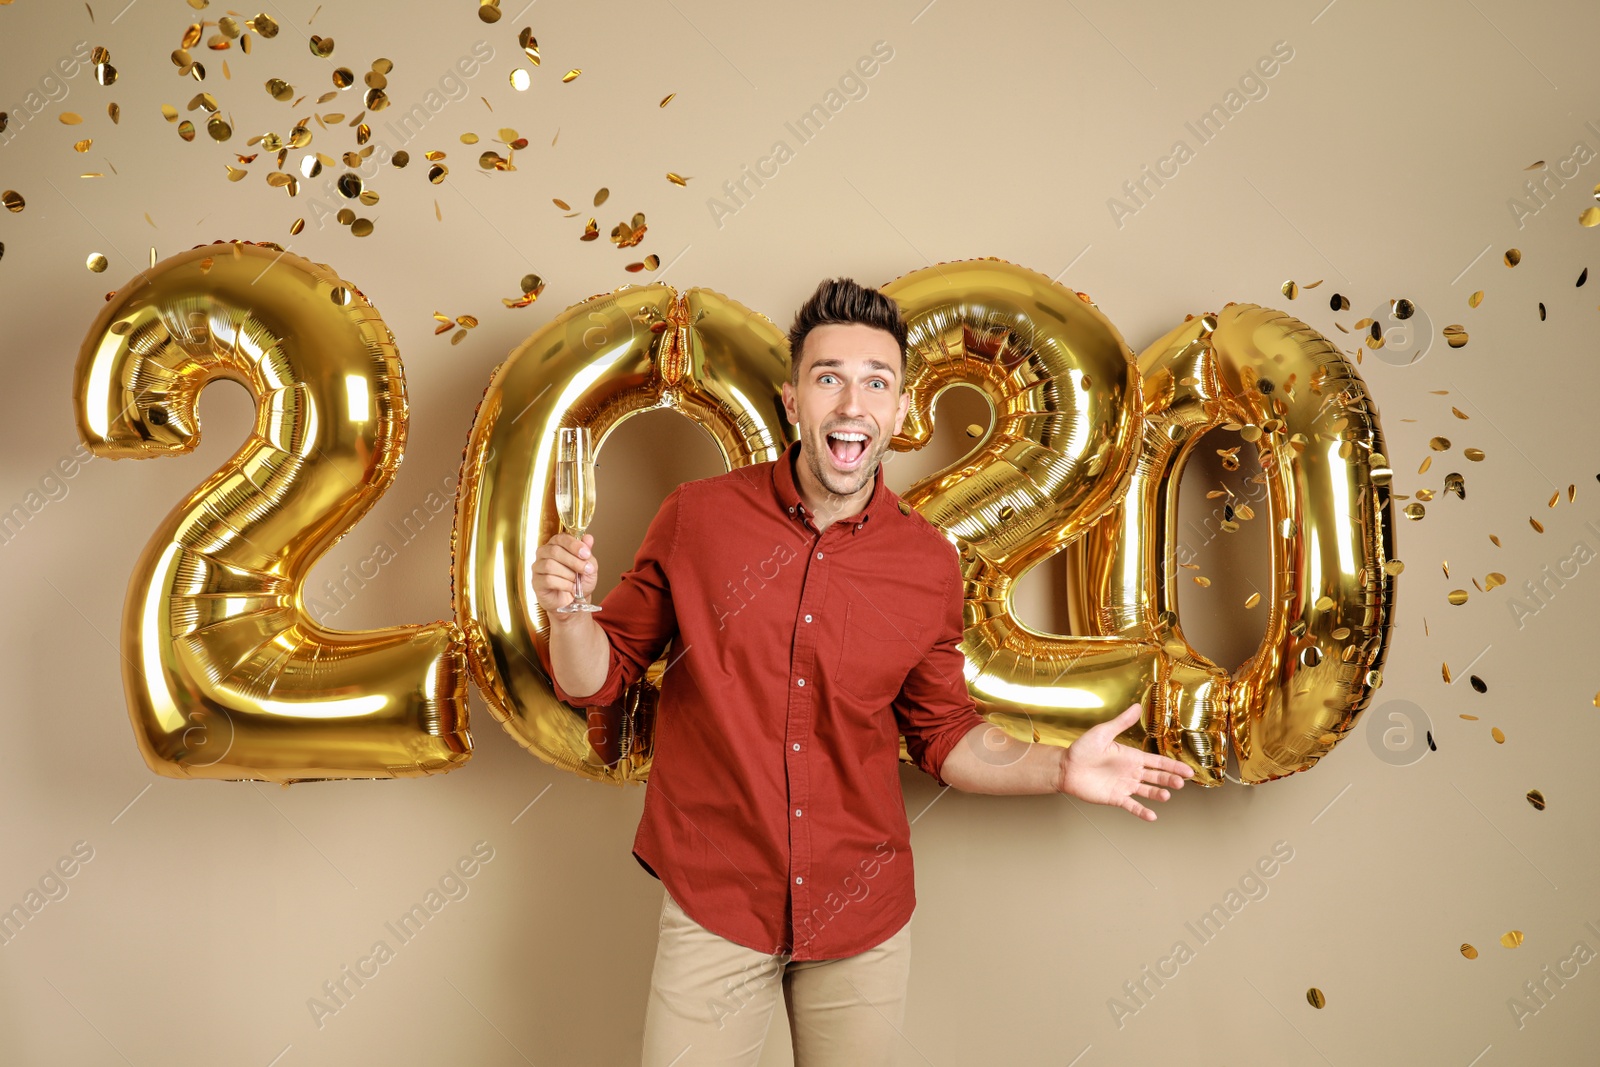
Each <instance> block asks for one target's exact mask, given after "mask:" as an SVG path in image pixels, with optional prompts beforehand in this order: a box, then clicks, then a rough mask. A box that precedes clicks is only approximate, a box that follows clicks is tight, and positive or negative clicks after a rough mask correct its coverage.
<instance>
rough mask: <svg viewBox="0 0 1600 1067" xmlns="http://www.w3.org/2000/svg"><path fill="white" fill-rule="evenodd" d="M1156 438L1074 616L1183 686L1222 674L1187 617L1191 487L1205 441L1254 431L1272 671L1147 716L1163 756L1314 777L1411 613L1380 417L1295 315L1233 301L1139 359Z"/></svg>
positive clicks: (1114, 518) (1142, 457) (1344, 365)
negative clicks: (1183, 612) (1184, 559)
mask: <svg viewBox="0 0 1600 1067" xmlns="http://www.w3.org/2000/svg"><path fill="white" fill-rule="evenodd" d="M1139 367H1140V371H1141V374H1142V376H1143V379H1144V419H1145V424H1144V432H1143V434H1142V436H1141V440H1140V450H1139V454H1138V457H1137V460H1136V462H1135V464H1134V473H1133V479H1132V482H1131V484H1130V486H1129V488H1128V492H1127V493H1126V495H1125V496H1124V497H1123V498H1122V500H1121V502H1120V503H1119V505H1118V507H1117V508H1116V509H1115V510H1114V511H1113V513H1112V514H1111V515H1109V516H1108V517H1107V518H1106V519H1105V520H1104V521H1103V522H1101V523H1099V524H1097V525H1096V526H1095V528H1094V529H1093V530H1091V531H1090V532H1089V534H1088V536H1087V537H1085V538H1084V539H1082V540H1081V541H1079V542H1078V543H1077V544H1076V545H1075V546H1074V551H1073V554H1072V555H1071V556H1070V557H1069V561H1068V563H1069V568H1068V574H1069V583H1068V584H1069V586H1070V587H1071V588H1072V590H1073V591H1074V598H1073V604H1072V611H1073V617H1074V619H1075V620H1076V619H1082V620H1083V621H1084V624H1085V625H1086V627H1087V628H1088V631H1089V632H1090V633H1092V634H1105V635H1116V636H1120V637H1128V638H1133V639H1135V640H1139V641H1144V642H1148V643H1151V644H1157V645H1160V646H1161V647H1163V648H1164V649H1167V650H1169V651H1170V652H1171V653H1172V666H1171V669H1172V671H1173V674H1174V676H1175V677H1176V676H1177V675H1179V674H1197V673H1199V674H1210V675H1212V676H1216V677H1218V678H1219V680H1220V679H1221V676H1222V674H1223V671H1222V668H1219V667H1218V666H1216V665H1215V664H1213V663H1211V662H1210V661H1209V660H1207V659H1206V658H1205V657H1204V656H1202V655H1201V654H1200V653H1198V652H1196V651H1195V650H1194V649H1193V648H1192V647H1190V646H1189V644H1188V642H1187V641H1185V640H1184V638H1183V629H1182V626H1181V623H1180V621H1179V619H1178V610H1177V606H1178V601H1177V582H1178V571H1177V568H1176V567H1175V566H1174V561H1173V546H1174V544H1175V541H1176V537H1177V513H1178V497H1177V492H1178V478H1179V475H1180V474H1181V472H1182V470H1183V465H1184V463H1185V461H1186V460H1187V459H1188V457H1189V456H1190V455H1191V454H1192V452H1193V450H1194V448H1195V447H1196V445H1197V444H1198V442H1199V440H1200V438H1201V437H1202V435H1204V434H1205V433H1207V431H1210V430H1213V429H1217V428H1219V427H1227V428H1231V429H1234V430H1237V431H1238V432H1239V434H1240V436H1241V437H1242V438H1243V439H1244V440H1245V441H1247V442H1251V443H1253V444H1254V446H1255V448H1256V450H1257V454H1258V456H1259V458H1260V461H1261V469H1262V475H1261V476H1262V477H1263V478H1264V479H1265V484H1266V489H1267V493H1266V502H1267V521H1268V523H1269V525H1270V531H1269V532H1270V544H1271V553H1272V588H1271V590H1270V592H1269V593H1268V594H1267V595H1266V597H1265V604H1266V607H1267V625H1266V633H1265V635H1264V636H1263V637H1262V639H1261V643H1260V646H1259V647H1258V649H1257V651H1256V653H1255V655H1254V656H1252V657H1251V658H1250V660H1249V661H1248V662H1246V663H1244V664H1243V665H1241V666H1240V667H1239V668H1238V669H1237V670H1235V671H1233V672H1232V673H1231V675H1229V676H1227V678H1226V681H1225V682H1224V683H1223V684H1220V685H1219V686H1217V687H1216V689H1215V690H1214V691H1213V692H1212V694H1211V698H1210V699H1198V700H1197V699H1191V698H1190V696H1189V694H1188V692H1187V690H1184V689H1182V688H1172V687H1169V688H1168V690H1167V691H1166V693H1165V695H1163V694H1161V693H1158V694H1156V699H1155V700H1154V701H1153V702H1149V703H1147V704H1146V705H1145V707H1146V712H1147V716H1149V717H1148V718H1147V723H1148V724H1150V725H1151V732H1152V734H1153V737H1154V740H1155V742H1156V744H1155V748H1156V750H1157V751H1160V752H1162V753H1163V754H1165V755H1169V756H1172V757H1174V758H1177V759H1183V760H1184V761H1185V762H1187V763H1189V764H1190V765H1191V766H1194V767H1195V768H1196V771H1197V774H1196V778H1197V779H1198V778H1199V777H1200V773H1199V772H1200V771H1201V770H1202V769H1205V770H1208V771H1211V772H1214V773H1220V772H1221V771H1222V770H1223V768H1224V760H1225V755H1226V750H1225V747H1224V743H1225V742H1227V743H1231V745H1232V747H1233V751H1234V755H1235V759H1236V761H1237V763H1238V766H1239V775H1240V780H1241V781H1243V782H1249V783H1255V782H1263V781H1269V780H1271V779H1274V778H1280V777H1283V776H1284V775H1287V774H1293V773H1294V772H1296V771H1301V770H1305V769H1306V768H1308V767H1310V766H1311V765H1312V764H1313V763H1315V762H1316V761H1317V760H1318V759H1319V758H1321V757H1322V756H1323V755H1326V754H1327V753H1328V752H1329V751H1330V750H1331V749H1332V748H1333V746H1334V745H1335V744H1337V743H1338V741H1339V739H1340V738H1342V737H1343V736H1344V735H1345V734H1346V733H1347V732H1348V731H1349V730H1350V728H1351V726H1352V725H1353V724H1354V721H1355V717H1356V715H1357V713H1358V712H1360V711H1361V710H1362V709H1363V708H1365V707H1366V706H1367V704H1368V702H1369V701H1370V699H1371V695H1372V691H1373V690H1375V689H1377V688H1378V686H1379V685H1380V684H1381V682H1382V674H1381V669H1382V666H1383V660H1384V657H1385V655H1386V654H1387V651H1388V638H1389V629H1390V625H1391V620H1392V618H1393V614H1394V581H1395V574H1396V573H1398V572H1397V571H1393V572H1392V571H1391V568H1390V566H1389V564H1390V563H1391V561H1393V559H1394V514H1393V507H1392V505H1391V502H1390V496H1389V475H1390V471H1389V467H1388V461H1387V459H1386V458H1385V453H1386V451H1387V449H1386V447H1385V445H1384V439H1383V431H1382V429H1381V428H1380V427H1379V424H1378V412H1377V407H1376V405H1375V404H1374V402H1373V400H1372V396H1371V394H1370V393H1369V392H1368V390H1367V387H1366V385H1365V383H1364V382H1363V381H1362V380H1361V377H1360V375H1359V374H1358V373H1357V371H1356V368H1355V366H1354V365H1353V364H1352V363H1351V362H1350V361H1349V360H1348V359H1346V358H1345V357H1344V355H1343V354H1342V353H1341V352H1340V351H1339V349H1338V348H1337V347H1336V346H1335V345H1333V344H1332V343H1331V342H1329V341H1328V339H1327V338H1325V337H1323V336H1322V335H1321V334H1319V333H1317V332H1316V331H1315V330H1313V329H1312V328H1311V327H1309V326H1307V325H1306V324H1305V323H1303V322H1300V321H1299V320H1298V319H1295V318H1292V317H1291V316H1289V315H1286V314H1284V313H1283V312H1280V311H1273V310H1270V309H1267V308H1262V307H1257V306H1256V305H1254V304H1229V305H1227V306H1225V307H1224V308H1223V309H1222V311H1221V312H1220V313H1218V314H1216V315H1205V316H1202V317H1199V318H1191V319H1190V320H1189V321H1187V322H1185V323H1184V324H1183V325H1181V326H1179V327H1177V328H1175V329H1174V330H1172V331H1171V332H1170V333H1168V334H1167V335H1166V336H1165V337H1163V338H1161V339H1160V340H1159V341H1157V342H1156V343H1155V344H1153V345H1151V346H1150V347H1149V348H1148V349H1147V350H1146V351H1145V352H1144V353H1143V355H1141V356H1140V357H1139Z"/></svg>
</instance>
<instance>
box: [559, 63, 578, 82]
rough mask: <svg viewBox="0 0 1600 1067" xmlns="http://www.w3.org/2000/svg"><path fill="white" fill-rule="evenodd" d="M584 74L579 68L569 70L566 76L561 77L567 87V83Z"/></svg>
mask: <svg viewBox="0 0 1600 1067" xmlns="http://www.w3.org/2000/svg"><path fill="white" fill-rule="evenodd" d="M582 73H583V71H582V70H580V69H579V68H577V67H573V68H572V69H571V70H569V71H567V72H566V73H565V74H563V75H561V83H562V84H563V85H565V84H566V83H567V82H569V81H571V80H572V79H574V78H576V77H577V76H578V75H580V74H582Z"/></svg>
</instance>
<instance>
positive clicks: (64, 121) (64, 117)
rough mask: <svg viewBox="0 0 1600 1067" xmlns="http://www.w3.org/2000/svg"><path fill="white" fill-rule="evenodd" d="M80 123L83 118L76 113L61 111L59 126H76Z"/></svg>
mask: <svg viewBox="0 0 1600 1067" xmlns="http://www.w3.org/2000/svg"><path fill="white" fill-rule="evenodd" d="M82 121H83V116H82V115H80V114H78V113H77V112H76V111H63V112H62V113H61V125H63V126H76V125H78V123H80V122H82Z"/></svg>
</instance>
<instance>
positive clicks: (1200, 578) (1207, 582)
mask: <svg viewBox="0 0 1600 1067" xmlns="http://www.w3.org/2000/svg"><path fill="white" fill-rule="evenodd" d="M1194 584H1195V585H1198V586H1200V587H1201V588H1202V589H1210V588H1211V579H1210V578H1207V577H1206V576H1205V575H1203V574H1197V575H1195V576H1194Z"/></svg>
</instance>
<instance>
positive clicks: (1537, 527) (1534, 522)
mask: <svg viewBox="0 0 1600 1067" xmlns="http://www.w3.org/2000/svg"><path fill="white" fill-rule="evenodd" d="M1528 525H1529V526H1532V527H1533V529H1534V532H1536V533H1544V524H1543V523H1541V522H1540V521H1539V520H1538V519H1536V518H1534V517H1533V516H1532V515H1529V516H1528Z"/></svg>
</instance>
